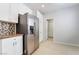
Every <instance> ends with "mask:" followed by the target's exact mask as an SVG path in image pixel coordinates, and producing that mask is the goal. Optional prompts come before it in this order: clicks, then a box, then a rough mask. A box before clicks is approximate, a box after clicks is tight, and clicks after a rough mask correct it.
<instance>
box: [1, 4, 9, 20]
mask: <svg viewBox="0 0 79 59" xmlns="http://www.w3.org/2000/svg"><path fill="white" fill-rule="evenodd" d="M9 11H10V6H9V3H0V20H2V21H8V20H9V19H8V18H9Z"/></svg>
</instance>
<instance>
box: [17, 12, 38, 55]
mask: <svg viewBox="0 0 79 59" xmlns="http://www.w3.org/2000/svg"><path fill="white" fill-rule="evenodd" d="M18 22H19V23H18V24H17V26H16V29H17V33H20V34H23V54H24V55H28V54H32V53H33V52H34V51H35V50H36V49H37V48H39V19H38V18H37V17H36V16H34V15H31V14H28V13H26V14H24V15H21V14H19V16H18Z"/></svg>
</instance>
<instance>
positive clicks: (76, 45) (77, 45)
mask: <svg viewBox="0 0 79 59" xmlns="http://www.w3.org/2000/svg"><path fill="white" fill-rule="evenodd" d="M54 43H58V44H64V45H69V46H75V47H79V44H72V43H65V42H58V41H54Z"/></svg>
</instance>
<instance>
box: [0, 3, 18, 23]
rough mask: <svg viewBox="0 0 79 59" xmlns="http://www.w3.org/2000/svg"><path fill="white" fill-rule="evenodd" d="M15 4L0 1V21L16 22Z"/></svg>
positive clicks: (16, 10) (16, 11)
mask: <svg viewBox="0 0 79 59" xmlns="http://www.w3.org/2000/svg"><path fill="white" fill-rule="evenodd" d="M17 7H18V6H17V4H13V3H0V21H6V22H13V23H18V8H17Z"/></svg>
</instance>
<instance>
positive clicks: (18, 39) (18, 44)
mask: <svg viewBox="0 0 79 59" xmlns="http://www.w3.org/2000/svg"><path fill="white" fill-rule="evenodd" d="M22 40H23V38H22V36H17V37H16V54H18V55H22V54H23V41H22Z"/></svg>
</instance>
